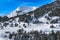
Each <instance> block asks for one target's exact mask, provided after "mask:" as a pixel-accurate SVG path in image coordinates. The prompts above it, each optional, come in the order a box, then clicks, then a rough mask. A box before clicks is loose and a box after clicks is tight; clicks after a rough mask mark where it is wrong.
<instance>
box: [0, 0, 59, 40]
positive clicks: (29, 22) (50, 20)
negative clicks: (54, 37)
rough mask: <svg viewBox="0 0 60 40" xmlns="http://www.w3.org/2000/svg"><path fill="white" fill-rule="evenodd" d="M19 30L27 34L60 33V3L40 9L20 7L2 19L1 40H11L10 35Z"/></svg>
mask: <svg viewBox="0 0 60 40" xmlns="http://www.w3.org/2000/svg"><path fill="white" fill-rule="evenodd" d="M52 25H53V26H52ZM19 29H23V31H24V32H26V33H29V32H31V31H36V30H37V31H39V32H40V31H41V30H42V31H43V32H46V33H48V34H49V33H50V32H51V31H52V30H54V32H57V31H60V1H59V0H56V1H54V2H52V3H50V4H46V5H44V6H42V7H39V8H36V7H29V8H28V7H18V8H17V9H16V10H14V11H13V12H12V13H10V14H9V15H7V16H5V17H0V37H1V38H4V37H5V36H7V37H6V38H4V39H5V40H9V38H8V37H9V34H10V33H17V31H18V30H19ZM1 38H0V39H1ZM11 40H13V38H12V39H11Z"/></svg>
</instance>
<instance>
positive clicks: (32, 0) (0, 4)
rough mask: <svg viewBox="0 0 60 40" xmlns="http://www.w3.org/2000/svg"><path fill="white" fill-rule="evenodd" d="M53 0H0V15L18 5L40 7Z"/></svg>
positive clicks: (5, 13)
mask: <svg viewBox="0 0 60 40" xmlns="http://www.w3.org/2000/svg"><path fill="white" fill-rule="evenodd" d="M53 1H54V0H0V16H1V15H3V16H4V15H7V14H9V13H11V12H12V11H13V10H15V9H16V8H17V7H19V6H28V7H32V6H36V7H40V6H42V5H45V4H47V3H51V2H53Z"/></svg>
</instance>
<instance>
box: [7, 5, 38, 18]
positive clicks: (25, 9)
mask: <svg viewBox="0 0 60 40" xmlns="http://www.w3.org/2000/svg"><path fill="white" fill-rule="evenodd" d="M36 8H37V7H34V6H33V7H18V8H17V9H16V10H14V11H13V12H11V13H10V14H9V15H7V16H8V18H10V17H14V16H17V15H23V14H26V13H28V12H30V11H34V10H35V9H36Z"/></svg>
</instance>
